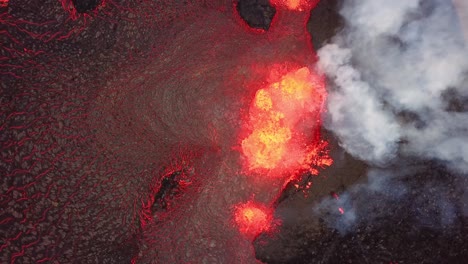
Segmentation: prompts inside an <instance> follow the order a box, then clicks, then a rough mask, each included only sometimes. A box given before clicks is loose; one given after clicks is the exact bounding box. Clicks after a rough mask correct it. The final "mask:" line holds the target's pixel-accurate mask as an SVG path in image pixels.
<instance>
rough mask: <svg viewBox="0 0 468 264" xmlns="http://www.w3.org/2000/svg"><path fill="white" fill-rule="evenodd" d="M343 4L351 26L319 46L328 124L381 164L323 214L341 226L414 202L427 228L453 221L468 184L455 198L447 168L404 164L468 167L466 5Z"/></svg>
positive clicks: (459, 171)
mask: <svg viewBox="0 0 468 264" xmlns="http://www.w3.org/2000/svg"><path fill="white" fill-rule="evenodd" d="M342 2H343V6H342V7H341V10H340V14H341V15H342V16H343V18H344V20H345V23H346V24H345V27H344V28H343V29H342V31H341V32H340V33H338V34H337V35H336V36H335V37H334V38H333V39H332V42H331V43H329V44H327V45H325V46H324V47H322V48H321V49H320V50H319V51H318V56H319V63H318V68H319V69H320V70H321V71H322V72H323V73H325V74H326V75H327V77H328V78H329V79H330V81H331V82H330V83H332V88H330V90H331V91H329V96H328V102H327V104H328V105H327V107H328V112H327V117H326V119H325V126H326V127H327V128H328V129H330V130H331V131H332V132H333V133H335V134H336V135H337V136H338V138H339V140H340V144H341V146H342V147H343V148H344V149H345V150H346V151H347V152H349V153H350V154H351V155H353V156H354V157H356V158H358V159H361V160H363V161H365V162H367V163H368V164H369V165H370V166H371V167H373V168H372V169H370V172H369V173H368V177H367V183H361V184H359V185H355V186H353V187H351V188H349V189H348V190H347V192H345V193H343V194H341V197H340V199H334V198H329V199H325V200H323V201H322V202H321V204H320V205H319V206H317V207H316V208H315V209H314V210H315V212H316V213H318V214H320V215H324V212H323V211H327V212H325V213H326V214H327V215H333V217H327V218H326V221H327V222H328V223H329V225H331V226H333V227H334V228H336V229H338V230H340V231H346V230H348V229H349V228H350V227H352V226H353V224H355V223H356V221H357V220H358V219H366V221H372V219H374V218H379V217H380V219H382V218H381V217H384V218H385V217H388V216H391V214H392V212H393V213H394V212H396V211H398V210H400V211H402V212H403V211H405V210H406V209H405V210H402V207H403V208H404V207H405V206H408V210H409V211H408V212H409V213H408V214H413V215H417V213H414V212H419V211H418V210H419V209H418V208H425V209H424V210H420V211H421V212H422V211H424V212H427V214H426V215H417V216H416V218H417V219H418V221H420V223H422V224H424V225H427V222H430V225H433V226H443V225H452V224H453V223H454V218H455V215H456V212H455V211H456V210H455V206H454V200H453V199H452V198H451V197H454V196H457V195H458V199H466V195H464V194H463V192H464V189H465V187H463V185H461V186H459V187H460V189H459V190H458V191H460V193H456V194H454V193H453V192H454V190H455V189H456V187H454V188H455V189H453V188H452V187H453V186H452V187H450V188H452V189H450V188H449V187H447V183H446V182H450V181H451V180H450V179H447V178H444V177H445V176H444V175H445V174H444V173H443V172H440V171H437V172H434V171H431V168H429V169H428V168H424V169H422V168H416V169H415V168H410V167H411V166H404V165H403V164H406V161H407V160H410V159H412V158H416V159H418V160H432V161H437V162H438V163H439V164H443V165H444V166H446V167H447V168H449V169H450V170H451V171H452V173H453V174H455V175H464V174H467V173H468V107H467V105H468V89H467V84H468V81H467V80H468V78H467V73H468V52H467V49H466V46H465V42H464V37H463V31H462V29H461V27H460V24H459V21H458V16H457V13H456V10H455V9H454V6H453V5H452V2H451V1H448V0H395V1H387V0H347V1H342ZM395 164H398V166H395ZM395 167H397V169H395ZM427 171H429V172H427ZM431 173H433V175H432V176H427V175H426V174H431ZM415 174H418V175H419V176H417V177H416V176H412V175H415ZM421 175H422V176H421ZM434 175H435V176H434ZM457 178H458V177H457ZM444 180H445V181H446V182H444ZM460 182H462V183H463V182H465V183H466V181H463V180H461V181H460ZM452 184H453V181H452ZM453 185H454V186H456V184H453ZM455 191H457V190H455ZM465 194H466V193H465ZM420 197H425V198H424V199H423V198H420ZM460 197H465V198H460ZM337 208H344V214H343V215H342V216H340V214H339V213H338V212H337ZM380 208H383V209H380ZM411 208H414V211H411V210H412V209H411ZM413 215H412V216H413ZM434 216H436V217H434ZM390 218H391V217H390ZM431 221H432V222H431Z"/></svg>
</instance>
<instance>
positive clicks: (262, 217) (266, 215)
mask: <svg viewBox="0 0 468 264" xmlns="http://www.w3.org/2000/svg"><path fill="white" fill-rule="evenodd" d="M234 220H235V222H236V224H237V226H238V227H239V231H240V232H241V233H243V234H244V235H246V236H248V237H255V236H256V235H258V234H260V233H261V232H265V231H267V230H269V229H270V225H271V220H272V216H271V214H270V212H269V211H268V209H266V208H265V207H263V206H261V205H259V204H255V203H254V202H251V201H250V202H247V203H243V204H239V205H237V206H236V210H235V219H234Z"/></svg>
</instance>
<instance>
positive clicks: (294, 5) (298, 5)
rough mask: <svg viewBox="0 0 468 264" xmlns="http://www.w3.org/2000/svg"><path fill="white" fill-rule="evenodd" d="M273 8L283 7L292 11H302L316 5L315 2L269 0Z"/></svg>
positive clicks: (313, 0) (311, 0)
mask: <svg viewBox="0 0 468 264" xmlns="http://www.w3.org/2000/svg"><path fill="white" fill-rule="evenodd" d="M270 2H271V3H272V4H273V5H274V6H284V7H286V8H287V9H289V10H293V11H304V10H307V9H309V8H311V5H314V4H316V3H315V2H317V1H316V0H271V1H270Z"/></svg>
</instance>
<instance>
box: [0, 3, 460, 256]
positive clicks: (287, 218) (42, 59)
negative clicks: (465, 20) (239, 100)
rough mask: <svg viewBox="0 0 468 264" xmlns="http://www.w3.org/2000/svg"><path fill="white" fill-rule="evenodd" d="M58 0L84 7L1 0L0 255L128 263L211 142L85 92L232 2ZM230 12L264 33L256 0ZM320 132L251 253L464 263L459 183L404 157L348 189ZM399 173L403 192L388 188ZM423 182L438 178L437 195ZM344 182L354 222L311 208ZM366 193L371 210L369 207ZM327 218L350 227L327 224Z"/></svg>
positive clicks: (353, 173)
mask: <svg viewBox="0 0 468 264" xmlns="http://www.w3.org/2000/svg"><path fill="white" fill-rule="evenodd" d="M63 2H64V3H65V7H66V6H67V4H68V5H71V4H75V6H76V11H79V12H87V13H86V14H78V13H71V14H70V13H68V12H66V11H64V8H63V6H62V4H61V3H60V2H59V1H55V0H49V1H28V4H25V3H24V1H19V0H10V1H9V3H8V5H7V6H6V7H0V22H1V23H0V43H1V44H0V45H1V46H0V47H1V50H0V52H1V53H0V79H1V82H0V85H1V88H2V90H1V94H0V144H1V151H0V174H1V196H0V205H1V209H2V210H1V213H0V262H2V263H129V262H131V260H132V259H135V257H136V256H137V255H138V253H139V252H145V250H142V249H141V248H140V247H141V243H140V241H141V238H142V236H143V235H142V232H143V230H144V229H145V227H146V226H147V222H145V219H147V220H148V221H150V220H149V219H152V217H154V216H155V215H159V212H164V211H165V210H166V209H167V207H168V206H169V207H170V204H171V203H177V201H179V202H180V201H187V200H190V197H188V198H187V197H184V196H183V195H181V194H183V193H184V188H182V186H181V185H182V184H181V182H190V181H193V182H194V184H195V185H196V184H198V183H197V181H195V180H194V179H193V178H191V177H194V176H193V175H194V174H193V173H192V172H191V168H192V163H196V162H197V161H199V160H202V161H204V162H206V159H207V158H205V159H204V158H203V157H200V155H199V154H200V153H205V152H207V153H212V154H211V155H213V156H216V151H213V150H208V148H207V147H206V146H197V147H194V146H192V145H190V144H185V145H184V144H181V145H178V143H172V142H171V143H168V144H163V145H162V146H161V145H158V143H154V145H152V144H153V143H152V142H149V141H146V140H147V139H148V138H151V136H150V135H151V134H150V132H148V131H147V130H145V129H143V128H142V129H134V128H138V126H134V125H132V122H136V121H135V120H133V119H126V117H125V118H124V119H122V118H121V117H118V116H115V117H114V118H113V116H112V114H110V115H104V114H103V113H100V112H99V111H98V110H103V109H104V110H105V109H106V108H99V107H97V106H96V102H100V101H99V100H103V99H102V96H103V95H102V94H103V93H102V91H103V89H102V87H106V86H108V85H109V83H112V81H115V79H116V78H122V81H123V82H124V81H127V80H128V79H125V77H122V76H125V74H122V72H123V71H125V72H129V73H132V72H138V71H139V70H140V69H143V67H142V64H144V63H146V62H147V61H149V60H158V58H159V53H160V52H161V50H164V49H165V48H166V47H171V45H172V42H171V41H172V40H173V39H174V37H175V36H176V35H177V33H178V32H180V31H181V30H182V29H183V28H184V27H186V25H190V24H193V23H194V22H195V21H197V20H199V19H200V18H203V14H205V13H206V12H208V11H209V12H211V11H213V10H216V11H218V12H220V13H222V14H224V15H226V14H228V15H230V10H229V8H226V6H230V5H226V3H224V2H222V1H219V3H218V2H215V1H206V3H205V2H203V3H201V4H200V3H196V2H194V1H181V2H179V1H170V2H168V1H130V0H127V1H118V3H117V1H114V2H112V1H105V4H104V5H102V3H100V2H99V1H91V0H90V1H79V0H76V1H66V0H64V1H63ZM227 2H229V1H227ZM0 3H1V2H0ZM238 10H239V12H240V14H241V15H242V16H243V17H244V18H245V19H246V20H247V22H248V24H249V25H250V26H252V27H256V28H263V29H267V30H268V29H269V23H270V22H271V18H272V16H273V15H274V14H275V10H274V8H272V7H271V6H269V5H268V4H267V2H266V1H262V0H258V1H241V3H239V5H238ZM336 10H337V1H335V0H322V1H321V2H320V3H319V5H318V6H317V7H316V8H315V9H314V10H313V11H312V14H311V18H310V21H309V23H308V25H307V27H308V30H309V31H310V32H311V35H312V41H313V45H314V47H315V49H318V48H320V47H321V45H322V44H323V43H324V42H326V41H327V39H329V38H331V37H332V36H333V35H334V33H335V31H336V30H339V27H340V25H341V23H342V22H341V20H340V17H339V15H338V14H337V11H336ZM71 16H76V19H75V20H73V19H71V18H70V17H71ZM193 34H196V32H194V33H193ZM188 52H190V51H188ZM232 52H236V51H232ZM136 81H138V80H136ZM106 95H108V94H106ZM108 96H109V97H110V98H105V99H106V100H108V101H106V102H114V101H115V102H119V101H118V100H117V99H115V100H114V98H112V97H111V96H113V94H112V93H111V94H110V95H108ZM98 98H99V100H98ZM119 107H120V106H119V105H118V104H117V105H116V106H115V108H113V109H119ZM123 109H124V111H123V112H125V109H126V108H123ZM116 115H117V114H116ZM101 117H106V118H110V119H105V118H102V119H100V118H101ZM90 120H91V121H90ZM116 120H117V121H118V122H117V121H116ZM121 120H125V123H124V122H120V121H121ZM116 124H118V125H119V126H122V127H129V128H128V129H122V130H119V131H126V133H127V134H125V135H124V136H129V135H130V137H128V139H131V140H132V142H130V141H127V140H126V139H127V137H121V136H120V135H119V134H118V133H117V132H116V134H112V129H107V130H106V129H98V128H109V127H110V128H113V127H112V126H114V125H116ZM99 131H107V132H106V133H109V134H108V135H107V134H105V133H104V134H103V133H102V132H99ZM174 133H176V132H174ZM323 136H324V137H325V138H327V139H328V140H329V141H330V148H331V155H332V157H333V159H334V161H335V163H334V165H333V166H331V167H330V168H328V169H326V170H324V171H323V172H322V173H321V175H319V176H317V177H314V178H310V177H308V176H307V175H305V176H304V179H303V181H299V182H297V184H299V185H300V188H299V189H297V188H296V187H294V183H292V184H290V185H289V186H288V187H287V188H286V189H285V190H284V192H283V194H282V195H281V196H280V197H279V199H278V201H277V209H276V215H277V216H278V217H279V218H280V219H282V222H283V225H282V226H281V227H280V228H279V230H278V232H277V233H274V234H262V235H260V236H259V237H258V238H257V239H256V240H255V242H254V245H255V255H256V257H257V258H258V259H259V260H262V261H264V262H267V263H400V264H401V263H465V261H464V260H466V259H468V228H467V224H466V221H467V217H466V212H467V207H466V205H465V204H463V201H464V200H466V197H465V198H463V197H464V195H465V196H466V194H464V191H465V190H464V189H465V187H466V186H467V183H466V180H465V179H463V178H459V177H455V176H454V175H451V173H450V172H449V171H447V170H446V169H445V168H444V167H443V166H442V165H439V164H437V163H436V162H428V161H419V160H418V161H407V162H408V163H409V164H411V166H410V167H411V168H413V169H412V170H410V171H405V172H402V173H401V174H402V175H401V176H399V177H398V178H395V179H393V180H392V181H391V182H389V183H388V186H390V188H389V190H388V189H386V190H384V191H381V190H380V191H375V190H369V189H365V190H358V191H352V190H353V186H355V184H359V183H361V182H366V181H367V178H366V176H365V175H366V172H367V171H368V170H369V168H368V167H367V166H366V165H365V164H364V163H362V162H360V161H357V160H355V159H353V158H352V157H351V156H349V155H348V154H347V153H346V152H345V151H344V150H343V149H341V148H340V147H339V144H338V141H337V140H336V139H335V138H334V137H333V135H332V134H331V133H329V132H328V131H323ZM107 138H112V140H111V141H110V142H106V140H105V139H107ZM164 140H165V138H163V137H161V138H158V139H155V141H158V142H159V141H164ZM109 146H110V147H109ZM154 146H158V148H153V147H154ZM164 148H168V149H170V150H171V151H168V150H166V149H164ZM187 148H190V149H191V151H190V152H187V151H185V150H186V149H187ZM139 150H140V151H139ZM129 152H132V153H130V154H129ZM133 152H135V153H133ZM174 152H175V153H176V154H174ZM181 153H183V154H181ZM213 153H214V154H213ZM213 160H215V158H213ZM206 167H207V168H205V169H206V170H208V171H209V166H206ZM393 170H398V166H396V165H395V166H393ZM309 181H311V182H312V187H310V188H308V187H306V186H307V182H309ZM401 182H403V183H404V184H405V186H407V188H408V189H410V190H411V192H406V193H401V192H397V191H393V190H397V189H398V186H400V183H401ZM431 186H445V188H443V191H442V192H441V191H440V190H441V188H431ZM350 190H351V191H350ZM345 191H350V193H351V194H349V195H350V196H351V197H352V198H353V199H351V201H352V203H350V204H343V205H342V207H343V208H342V209H343V210H345V212H348V211H353V208H356V207H359V212H361V215H357V219H358V221H356V222H354V223H353V224H352V226H347V219H346V216H347V214H344V215H341V214H340V213H339V211H338V208H336V210H335V213H336V215H333V214H332V215H330V212H329V211H330V210H328V211H326V212H321V211H318V212H317V211H314V209H313V208H317V206H316V205H317V203H319V202H320V201H321V200H322V199H324V198H325V199H326V198H330V199H336V198H335V197H340V195H342V194H343V193H345ZM187 193H190V192H187ZM177 199H179V200H177ZM338 199H339V198H338ZM370 200H372V201H373V203H372V205H375V204H381V206H379V207H376V208H375V207H372V206H370V205H368V203H366V201H370ZM375 201H379V202H375ZM441 201H448V202H441ZM369 204H370V203H369ZM362 212H364V213H362ZM447 214H449V215H450V217H449V218H447V217H444V216H445V215H447ZM330 219H335V220H336V221H335V222H336V223H342V225H343V226H346V227H347V228H345V230H344V229H342V228H340V226H334V225H332V224H330V223H329V221H330ZM447 219H449V220H447ZM162 221H163V220H162ZM158 240H159V238H155V239H154V241H156V243H157V241H158ZM161 240H162V239H161ZM145 246H147V245H145ZM158 248H162V250H164V247H158ZM166 254H171V252H166ZM140 259H142V257H141V256H140ZM143 259H144V258H143ZM146 260H148V259H146ZM153 261H155V262H157V259H154V260H153ZM141 262H142V263H144V262H145V261H141ZM195 262H196V260H195ZM233 263H235V262H233Z"/></svg>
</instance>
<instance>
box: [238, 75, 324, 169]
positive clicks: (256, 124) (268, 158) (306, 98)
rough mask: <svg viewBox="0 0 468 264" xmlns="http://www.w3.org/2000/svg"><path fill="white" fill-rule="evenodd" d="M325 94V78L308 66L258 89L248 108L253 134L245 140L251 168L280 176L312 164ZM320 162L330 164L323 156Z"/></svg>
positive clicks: (245, 148) (244, 143) (316, 149)
mask: <svg viewBox="0 0 468 264" xmlns="http://www.w3.org/2000/svg"><path fill="white" fill-rule="evenodd" d="M325 97H326V91H325V87H324V81H323V79H322V77H320V76H318V75H316V74H314V73H312V72H311V71H310V70H309V69H308V68H306V67H304V68H300V69H298V70H296V71H292V72H289V73H287V74H285V75H283V76H282V77H281V78H280V79H279V81H277V82H274V83H271V84H270V85H268V86H267V87H264V88H262V89H259V90H258V91H257V93H256V95H255V98H254V100H253V102H252V105H251V107H250V111H249V129H250V131H251V132H250V134H249V135H248V136H247V137H246V138H245V139H243V140H242V152H243V154H244V156H245V157H246V158H247V163H248V169H249V170H256V169H267V170H269V171H270V172H275V171H276V172H278V173H273V174H277V175H281V174H284V173H285V172H291V171H294V170H297V169H304V168H308V167H310V165H311V163H313V162H315V163H317V162H316V161H315V160H316V158H317V157H318V152H319V151H320V148H319V147H321V146H319V145H317V144H316V142H314V140H315V139H314V136H315V133H316V130H317V128H318V127H319V125H320V112H321V110H322V106H323V102H324V100H325ZM318 163H320V165H327V164H328V165H329V163H331V160H329V159H328V158H324V160H322V161H320V162H318Z"/></svg>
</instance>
